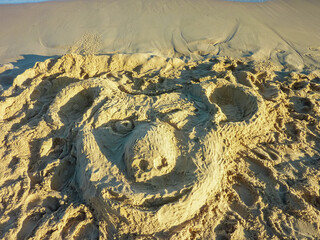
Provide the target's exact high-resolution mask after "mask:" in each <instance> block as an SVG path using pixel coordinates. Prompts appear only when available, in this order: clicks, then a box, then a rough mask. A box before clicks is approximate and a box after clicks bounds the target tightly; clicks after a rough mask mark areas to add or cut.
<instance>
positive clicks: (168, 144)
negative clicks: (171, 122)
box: [124, 123, 178, 184]
mask: <svg viewBox="0 0 320 240" xmlns="http://www.w3.org/2000/svg"><path fill="white" fill-rule="evenodd" d="M177 157H178V150H177V143H176V141H175V135H174V129H173V127H171V126H167V125H166V124H157V125H154V124H149V123H146V124H141V125H139V126H137V127H136V128H135V129H134V131H133V132H132V133H131V135H130V136H129V138H128V140H127V142H126V144H125V153H124V161H125V164H126V169H127V172H128V174H129V176H130V177H133V179H134V180H135V181H136V182H149V181H150V182H151V183H153V184H157V181H152V179H153V178H154V177H160V176H163V175H166V174H169V173H170V172H171V171H172V170H173V168H174V167H175V165H176V160H177Z"/></svg>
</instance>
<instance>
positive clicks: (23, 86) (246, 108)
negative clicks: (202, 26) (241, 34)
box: [0, 54, 320, 239]
mask: <svg viewBox="0 0 320 240" xmlns="http://www.w3.org/2000/svg"><path fill="white" fill-rule="evenodd" d="M319 99H320V72H319V71H311V70H310V71H305V72H304V73H299V72H287V71H286V69H285V68H281V67H279V66H276V65H273V64H271V63H269V62H252V61H248V60H247V59H232V58H226V57H225V58H222V57H220V58H212V57H208V58H206V59H203V60H199V61H182V60H181V59H178V58H164V57H159V56H153V55H148V54H133V55H121V54H116V55H112V56H86V57H84V56H80V55H73V54H69V55H65V56H63V57H61V58H58V59H49V60H46V61H44V62H39V63H37V64H36V65H35V66H34V67H33V68H31V69H28V70H27V71H25V72H24V73H23V74H21V75H19V76H18V77H17V78H16V79H15V80H14V83H13V86H12V87H10V88H9V89H8V90H6V91H4V92H3V93H2V95H1V102H0V119H1V120H0V129H1V134H0V142H1V143H2V144H1V145H0V159H1V166H2V167H1V168H0V186H1V187H0V199H1V202H0V238H2V239H26V238H32V239H97V238H98V237H99V236H100V238H102V239H213V238H217V239H229V238H231V239H248V238H249V239H268V238H284V237H288V238H298V239H302V238H306V239H312V238H313V239H314V238H320V224H319V223H320V217H319V216H320V186H319V185H320V184H319V179H320V171H319V170H320V141H319V139H320V123H319V118H320V110H319V109H320V108H319V105H320V104H319Z"/></svg>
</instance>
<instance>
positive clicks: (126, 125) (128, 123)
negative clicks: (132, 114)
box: [113, 120, 134, 134]
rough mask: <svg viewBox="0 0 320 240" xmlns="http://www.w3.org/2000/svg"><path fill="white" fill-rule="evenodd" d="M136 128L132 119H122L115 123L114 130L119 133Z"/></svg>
mask: <svg viewBox="0 0 320 240" xmlns="http://www.w3.org/2000/svg"><path fill="white" fill-rule="evenodd" d="M133 128H134V123H133V121H132V120H120V121H117V122H115V123H114V126H113V130H114V131H115V132H117V133H121V134H126V133H129V132H130V131H131V130H132V129H133Z"/></svg>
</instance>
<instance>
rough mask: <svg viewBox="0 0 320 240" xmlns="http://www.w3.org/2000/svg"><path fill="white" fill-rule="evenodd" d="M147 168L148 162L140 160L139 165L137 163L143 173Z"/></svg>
mask: <svg viewBox="0 0 320 240" xmlns="http://www.w3.org/2000/svg"><path fill="white" fill-rule="evenodd" d="M148 166H149V163H148V161H146V160H141V161H140V163H139V167H140V169H141V170H142V171H144V172H145V171H147V169H148Z"/></svg>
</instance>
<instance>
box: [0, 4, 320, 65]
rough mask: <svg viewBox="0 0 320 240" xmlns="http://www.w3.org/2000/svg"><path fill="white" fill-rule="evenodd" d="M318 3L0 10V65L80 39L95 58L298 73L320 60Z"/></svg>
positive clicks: (11, 7)
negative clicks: (132, 57) (220, 59)
mask: <svg viewBox="0 0 320 240" xmlns="http://www.w3.org/2000/svg"><path fill="white" fill-rule="evenodd" d="M319 11H320V3H319V1H317V0H309V1H301V0H274V1H267V2H263V3H243V2H228V1H217V0H212V1H208V0H200V1H192V0H174V1H170V2H169V1H165V0H157V1H155V0H151V1H142V0H138V1H137V0H119V1H110V0H108V1H101V0H93V1H66V2H45V3H36V4H22V5H3V6H0V22H1V26H0V63H7V62H8V61H9V62H10V60H12V59H14V58H16V57H18V56H19V55H24V54H35V55H44V56H47V55H61V54H65V53H66V51H67V50H68V49H69V47H70V46H71V45H72V44H73V43H74V42H75V41H77V40H79V39H80V38H81V37H82V36H83V35H84V34H86V33H91V34H98V35H99V36H100V37H101V48H100V49H99V52H100V53H116V52H117V53H137V52H144V53H151V54H160V55H163V56H165V57H168V56H180V55H187V56H193V57H196V56H197V55H199V54H200V55H201V54H214V55H217V54H218V55H222V56H223V55H228V56H233V57H243V56H252V57H253V58H254V59H271V60H273V61H276V62H280V63H287V64H290V65H293V66H294V67H298V68H301V67H303V65H304V64H316V65H317V66H318V64H319V61H320V53H319V51H320V49H319V42H320V15H319Z"/></svg>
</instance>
